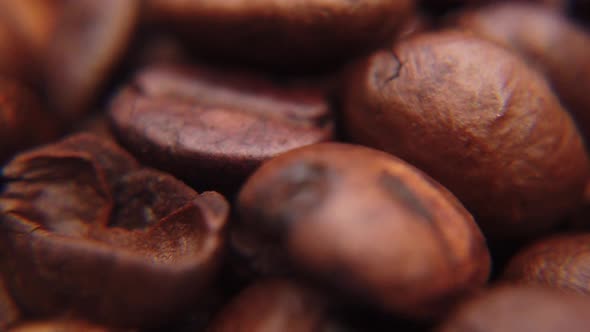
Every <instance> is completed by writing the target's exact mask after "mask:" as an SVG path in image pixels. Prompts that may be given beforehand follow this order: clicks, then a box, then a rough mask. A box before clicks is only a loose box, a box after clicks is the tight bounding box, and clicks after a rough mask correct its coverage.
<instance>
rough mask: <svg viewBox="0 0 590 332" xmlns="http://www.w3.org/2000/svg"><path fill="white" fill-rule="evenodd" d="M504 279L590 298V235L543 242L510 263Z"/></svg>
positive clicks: (557, 238) (544, 240)
mask: <svg viewBox="0 0 590 332" xmlns="http://www.w3.org/2000/svg"><path fill="white" fill-rule="evenodd" d="M504 279H506V280H509V281H513V282H517V283H522V284H536V285H540V286H545V287H553V288H558V289H561V290H568V291H574V292H578V293H583V294H590V234H588V233H582V234H566V235H557V236H552V237H551V238H548V239H543V240H540V241H539V242H537V243H535V244H533V245H531V246H530V247H528V248H526V249H524V250H523V251H522V252H520V253H519V254H518V255H516V256H515V257H514V258H513V259H512V260H511V261H510V263H509V265H508V267H507V268H506V270H505V271H504Z"/></svg>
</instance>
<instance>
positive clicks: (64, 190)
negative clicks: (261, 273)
mask: <svg viewBox="0 0 590 332" xmlns="http://www.w3.org/2000/svg"><path fill="white" fill-rule="evenodd" d="M3 175H4V178H5V179H6V181H7V183H6V187H5V188H4V190H3V191H2V192H1V193H0V253H2V262H1V263H2V264H0V269H1V272H2V273H3V275H4V277H5V281H6V285H7V288H8V289H9V290H10V291H11V293H12V294H13V296H14V298H15V301H16V302H17V303H18V304H19V305H20V306H22V308H23V310H25V311H26V312H28V313H32V314H36V315H43V316H50V315H62V314H65V313H68V314H69V315H70V316H71V317H77V318H83V319H88V320H91V321H94V322H97V323H100V324H102V323H104V324H107V325H114V326H121V327H139V326H153V325H154V324H160V323H162V322H165V321H167V320H170V319H174V318H175V317H176V316H177V315H180V314H182V313H183V310H188V309H189V308H188V307H187V306H188V304H192V303H193V302H195V301H197V302H198V300H199V296H200V294H201V293H202V292H204V290H205V289H206V288H207V287H208V285H209V283H210V282H211V280H212V278H213V276H214V273H215V271H216V270H217V266H218V264H219V260H220V254H221V250H222V249H223V242H224V241H223V237H222V230H223V226H224V224H225V222H226V220H227V217H228V212H229V211H228V210H229V206H228V204H227V202H226V201H225V199H224V198H223V197H222V196H221V195H219V194H217V193H214V192H206V193H202V194H198V193H197V192H195V191H194V190H192V189H191V188H189V187H187V186H186V185H185V184H184V183H182V182H180V181H179V180H177V179H175V178H173V177H172V176H170V175H168V174H165V173H162V172H159V171H155V170H152V169H148V168H144V167H141V166H140V165H139V164H138V163H137V162H136V161H135V160H134V159H133V158H132V157H131V156H130V155H129V154H128V153H127V152H125V151H123V150H122V149H121V148H119V147H118V146H116V145H115V144H114V143H113V142H112V141H110V140H108V139H101V138H99V137H96V136H92V135H87V134H80V135H75V136H71V137H68V138H66V139H64V140H61V141H59V142H57V143H54V144H51V145H47V146H43V147H39V148H37V149H34V150H31V151H28V152H25V153H22V154H20V155H18V156H17V157H15V158H14V159H13V160H12V161H11V162H10V163H9V164H7V165H6V166H5V167H4V170H3Z"/></svg>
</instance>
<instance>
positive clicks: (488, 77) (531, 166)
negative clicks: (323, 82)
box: [343, 32, 590, 237]
mask: <svg viewBox="0 0 590 332" xmlns="http://www.w3.org/2000/svg"><path fill="white" fill-rule="evenodd" d="M343 107H344V113H345V126H346V128H347V134H348V135H349V136H350V137H351V138H352V139H353V140H354V141H355V142H359V143H362V144H366V145H368V146H372V147H375V148H378V149H381V150H384V151H387V152H389V153H392V154H394V155H396V156H398V157H400V158H402V159H404V160H406V161H408V162H410V163H412V164H413V165H415V166H417V167H418V168H420V169H421V170H423V171H425V172H426V173H428V174H429V175H431V176H432V177H433V178H434V179H436V180H437V181H439V182H440V183H441V184H443V185H444V186H446V187H448V188H449V189H450V190H451V191H452V192H453V193H454V194H455V195H457V197H458V198H459V199H460V200H461V201H462V202H463V203H464V204H465V206H466V207H467V208H469V209H470V210H471V211H472V212H473V213H474V215H475V216H476V219H477V221H478V223H479V224H480V226H481V227H482V229H483V230H484V232H486V234H489V235H490V236H494V237H513V236H515V237H516V236H523V235H530V234H534V233H536V232H539V231H541V230H546V229H548V228H550V227H552V226H553V225H555V224H556V222H557V221H559V218H561V217H563V216H565V215H567V214H568V213H570V212H571V211H572V210H573V209H574V208H576V207H577V206H578V205H579V204H580V203H581V201H582V197H583V191H584V186H585V184H586V182H587V181H588V177H589V176H590V173H589V162H588V157H587V155H586V153H585V149H584V145H583V142H582V139H581V137H580V135H579V133H578V131H577V129H576V127H575V126H574V124H573V122H572V120H571V118H570V117H569V115H568V114H567V113H566V112H565V111H564V109H563V108H562V107H561V105H560V103H559V101H558V100H557V98H556V97H555V96H554V95H553V94H552V92H551V90H550V88H549V86H548V85H547V83H546V82H545V80H544V79H543V77H541V76H540V75H539V74H538V73H537V72H535V71H534V70H532V69H531V68H529V67H528V66H527V65H526V64H525V63H524V62H523V61H521V60H520V59H519V58H517V57H516V56H514V55H513V54H511V53H509V52H508V51H506V50H504V49H503V48H501V47H499V46H496V45H494V44H492V43H490V42H488V41H485V40H481V39H478V38H475V37H472V36H471V35H468V34H463V33H459V32H438V33H430V34H423V35H418V36H415V37H413V38H409V39H405V40H403V41H401V42H400V43H399V44H397V45H395V46H393V47H392V48H391V49H390V50H381V51H377V52H375V53H374V54H373V55H371V56H369V57H367V58H365V59H363V60H362V61H359V62H358V63H357V64H355V65H354V66H353V67H352V68H351V70H350V72H349V77H348V81H347V86H346V89H345V90H344V92H343Z"/></svg>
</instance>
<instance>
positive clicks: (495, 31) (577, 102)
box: [455, 3, 590, 139]
mask: <svg viewBox="0 0 590 332" xmlns="http://www.w3.org/2000/svg"><path fill="white" fill-rule="evenodd" d="M455 24H457V25H458V26H460V27H461V28H464V29H467V30H469V31H472V32H473V33H475V34H478V35H480V36H482V37H484V38H488V39H490V40H492V41H494V42H497V43H499V44H501V45H504V46H506V47H507V48H510V49H511V50H514V51H515V52H517V53H519V54H520V55H522V56H523V57H524V58H525V59H527V60H528V61H529V62H530V63H532V64H533V65H535V66H536V67H537V68H539V69H540V70H541V71H542V72H544V73H545V74H546V76H547V77H548V78H549V80H550V82H551V85H552V87H553V89H554V90H555V91H556V93H557V94H558V96H559V97H560V98H561V100H562V101H563V103H564V106H566V108H567V109H568V110H569V111H570V112H571V113H572V114H573V117H574V119H575V120H576V121H577V124H578V125H579V127H580V128H581V129H582V132H583V133H584V134H585V137H586V139H589V138H590V112H588V109H589V108H590V94H589V93H588V89H587V87H588V86H590V35H588V34H587V32H586V31H584V30H583V29H582V28H581V27H578V26H576V25H575V24H573V23H572V22H571V21H569V20H568V19H567V17H565V16H564V15H563V14H561V13H559V12H556V11H552V10H550V9H548V8H546V7H543V6H539V5H533V4H518V3H506V4H502V5H495V6H489V7H484V8H481V9H479V10H476V11H470V12H466V13H464V14H462V15H459V17H457V18H456V19H455Z"/></svg>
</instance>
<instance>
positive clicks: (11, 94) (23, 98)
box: [0, 76, 58, 164]
mask: <svg viewBox="0 0 590 332" xmlns="http://www.w3.org/2000/svg"><path fill="white" fill-rule="evenodd" d="M57 135H58V125H57V122H56V121H55V119H52V117H51V116H50V115H49V114H47V113H46V110H45V109H43V107H42V105H41V102H40V100H39V97H38V96H37V95H35V94H34V93H33V91H31V89H30V88H28V87H27V86H25V85H23V84H20V83H18V82H17V81H15V80H13V79H10V78H7V77H3V76H0V164H1V163H2V162H4V161H5V160H6V159H7V158H9V157H11V156H12V155H13V154H14V153H15V152H18V151H19V150H22V149H25V148H29V147H31V146H34V145H36V144H41V143H44V142H46V141H49V140H51V139H54V138H55V137H57Z"/></svg>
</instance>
